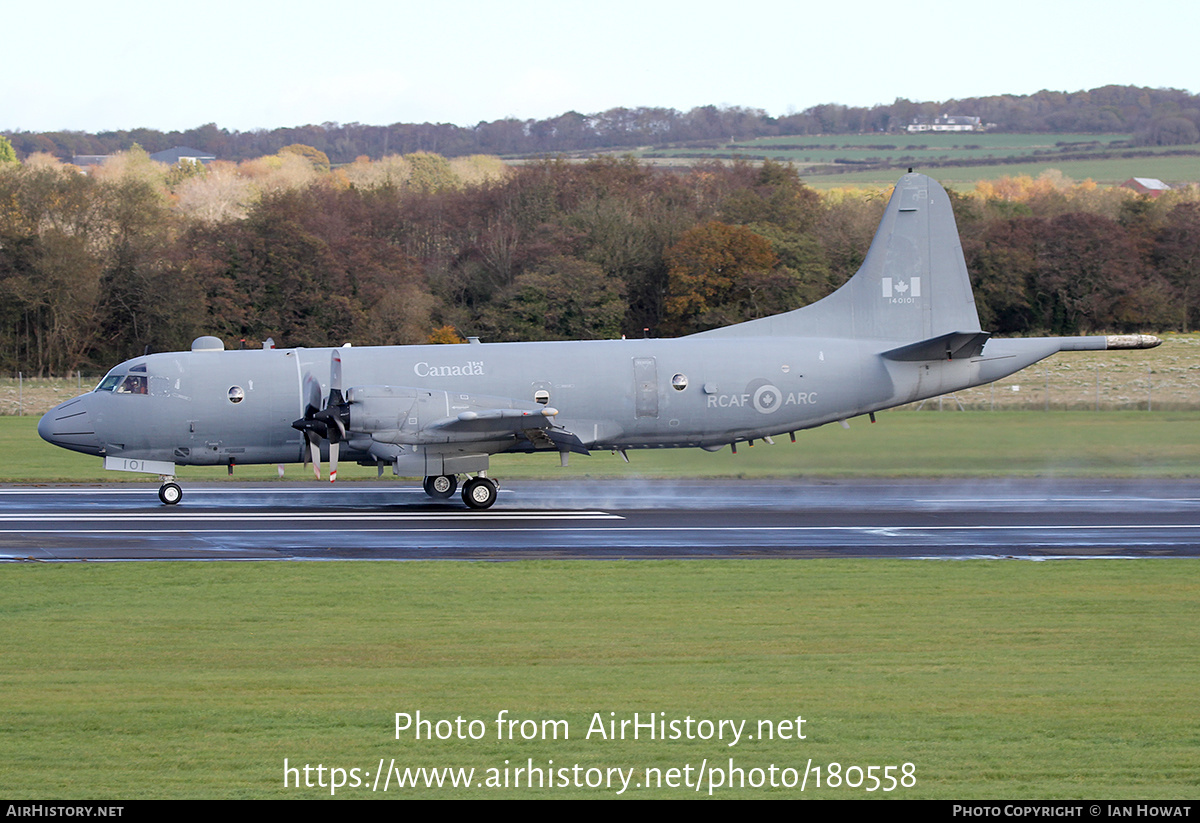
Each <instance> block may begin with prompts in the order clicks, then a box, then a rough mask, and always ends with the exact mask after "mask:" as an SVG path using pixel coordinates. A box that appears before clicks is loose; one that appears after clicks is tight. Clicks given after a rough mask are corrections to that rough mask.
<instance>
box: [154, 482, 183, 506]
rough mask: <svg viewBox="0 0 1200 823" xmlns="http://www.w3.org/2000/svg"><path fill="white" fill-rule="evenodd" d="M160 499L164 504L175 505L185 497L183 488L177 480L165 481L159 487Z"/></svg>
mask: <svg viewBox="0 0 1200 823" xmlns="http://www.w3.org/2000/svg"><path fill="white" fill-rule="evenodd" d="M158 499H159V500H161V501H162V502H163V505H164V506H174V505H175V504H176V503H178V502H179V501H180V500H182V499H183V489H181V488H180V487H179V484H178V483H175V482H169V483H163V484H162V485H161V486H159V487H158Z"/></svg>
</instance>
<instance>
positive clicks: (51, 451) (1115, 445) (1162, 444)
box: [0, 381, 1200, 483]
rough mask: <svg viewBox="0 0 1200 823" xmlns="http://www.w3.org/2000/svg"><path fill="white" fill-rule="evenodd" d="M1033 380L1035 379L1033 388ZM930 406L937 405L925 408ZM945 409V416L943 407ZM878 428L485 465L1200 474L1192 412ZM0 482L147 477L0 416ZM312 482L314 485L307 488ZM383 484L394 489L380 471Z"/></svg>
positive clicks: (624, 471)
mask: <svg viewBox="0 0 1200 823" xmlns="http://www.w3.org/2000/svg"><path fill="white" fill-rule="evenodd" d="M1035 382H1036V381H1035ZM927 408H934V406H933V405H932V404H931V405H929V406H928V407H927ZM946 408H947V409H949V408H951V404H950V403H947V404H946ZM878 421H879V422H878V423H876V424H874V425H872V424H871V423H869V422H867V420H866V418H857V419H855V420H853V421H851V423H850V430H849V431H846V430H843V429H842V428H841V427H839V426H837V425H829V426H823V427H821V428H818V429H813V430H810V431H805V432H798V433H797V435H796V438H797V442H796V443H795V444H792V443H790V442H789V440H788V436H787V435H786V434H785V435H782V436H780V437H777V438H775V441H776V444H775V445H774V446H770V445H767V444H766V443H764V442H762V441H759V442H758V443H757V444H756V445H755V446H754V447H753V448H751V447H749V446H747V445H746V444H745V443H743V444H741V446H740V447H739V448H738V453H737V454H736V455H734V454H732V453H731V452H730V450H729V449H728V448H726V449H723V450H721V451H720V452H716V453H710V452H705V451H701V450H699V449H664V450H635V451H630V452H629V460H630V462H629V464H626V463H625V462H624V461H623V460H621V458H620V457H618V456H616V455H613V454H612V453H610V452H596V453H594V454H592V456H590V457H585V456H582V455H572V457H571V465H570V467H569V468H566V469H563V468H561V467H559V465H558V456H557V454H541V455H509V456H503V455H502V456H499V457H495V458H493V460H492V473H493V474H495V475H496V476H497V477H499V478H502V479H503V478H512V479H516V478H537V477H546V478H553V479H556V480H562V479H570V478H580V477H617V478H620V477H636V476H642V477H813V476H815V477H903V476H914V477H937V476H977V477H978V476H1015V477H1031V476H1077V477H1097V476H1099V477H1192V476H1196V475H1197V474H1200V412H1197V411H1165V412H1157V411H1156V412H1145V411H1141V412H1138V411H1108V412H1086V411H1050V412H1038V411H1004V412H1000V411H997V412H988V411H967V412H958V411H949V410H947V411H942V412H937V411H928V410H927V411H921V412H917V411H911V410H902V411H893V412H881V413H880V414H879V415H878ZM0 453H3V454H4V455H5V460H4V461H3V463H2V465H0V482H5V483H49V482H87V483H92V482H100V481H105V482H112V481H136V480H141V481H146V480H153V479H154V478H151V477H150V476H148V475H140V474H125V473H121V472H106V471H104V469H103V467H102V464H101V461H100V459H99V458H96V457H88V456H86V455H81V454H76V453H74V452H68V451H65V450H63V449H59V448H56V447H54V446H51V445H49V444H48V443H45V442H44V441H42V440H41V439H40V438H39V437H38V436H37V419H36V418H31V417H0ZM179 476H180V477H181V478H183V479H185V480H220V479H225V478H227V477H228V475H227V473H226V469H225V468H224V467H192V466H181V467H180V468H179ZM338 477H339V479H359V480H365V481H370V482H375V477H376V471H375V469H374V468H365V467H361V466H356V465H353V464H347V463H343V464H342V466H341V467H339V470H338ZM276 478H277V475H276V469H275V467H274V466H238V467H237V468H236V470H235V473H234V475H233V477H232V479H234V480H263V481H274V480H276ZM311 478H312V471H311V469H305V468H304V467H302V466H301V465H299V464H289V465H288V466H287V467H286V479H287V480H289V481H292V480H304V479H311ZM314 482H315V481H314ZM381 482H395V479H394V478H392V476H391V474H390V473H389V474H386V475H385V477H384V480H383V481H381Z"/></svg>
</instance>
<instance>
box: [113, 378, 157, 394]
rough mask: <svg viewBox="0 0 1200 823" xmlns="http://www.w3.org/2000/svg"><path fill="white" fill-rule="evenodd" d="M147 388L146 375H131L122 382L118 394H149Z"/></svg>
mask: <svg viewBox="0 0 1200 823" xmlns="http://www.w3.org/2000/svg"><path fill="white" fill-rule="evenodd" d="M149 393H150V392H149V391H148V390H147V387H146V375H144V374H131V375H128V376H127V377H126V378H125V379H124V380H122V381H121V385H120V386H118V387H117V394H149Z"/></svg>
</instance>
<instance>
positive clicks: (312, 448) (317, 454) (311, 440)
mask: <svg viewBox="0 0 1200 823" xmlns="http://www.w3.org/2000/svg"><path fill="white" fill-rule="evenodd" d="M305 436H306V437H307V439H308V450H309V452H310V453H311V454H312V464H313V474H315V475H316V476H317V479H318V480H320V479H321V446H320V444H319V443H318V442H317V437H316V435H314V434H312V433H311V432H310V433H306V435H305Z"/></svg>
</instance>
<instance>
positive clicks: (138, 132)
mask: <svg viewBox="0 0 1200 823" xmlns="http://www.w3.org/2000/svg"><path fill="white" fill-rule="evenodd" d="M947 113H949V114H964V115H974V116H978V117H980V118H982V120H983V122H984V123H988V124H993V125H994V127H995V128H996V129H997V130H999V131H1006V132H1047V133H1079V132H1091V133H1131V134H1133V135H1134V142H1135V143H1136V144H1138V145H1155V146H1165V145H1186V144H1193V143H1196V142H1200V96H1197V95H1194V94H1190V93H1188V92H1187V91H1184V90H1181V89H1151V88H1142V87H1137V86H1103V87H1101V88H1096V89H1090V90H1087V91H1077V92H1056V91H1039V92H1037V93H1035V94H1028V95H1012V94H1004V95H992V96H987V97H968V98H962V99H952V100H943V101H925V102H915V101H911V100H906V99H903V98H898V99H897V100H895V101H894V102H892V103H889V104H879V105H875V106H845V105H840V104H836V103H825V104H821V105H817V106H811V107H809V108H807V109H805V110H804V111H801V112H795V113H791V114H787V115H784V116H780V117H773V116H771V115H768V114H767V113H766V112H764V111H763V110H761V109H755V108H746V107H741V106H723V107H718V106H698V107H696V108H693V109H691V110H689V111H686V112H681V111H678V110H676V109H673V108H663V107H652V106H647V107H635V108H624V107H619V108H613V109H609V110H607V111H603V112H598V113H593V114H580V113H579V112H575V111H569V112H566V113H565V114H561V115H558V116H557V117H551V118H546V119H544V120H534V119H526V120H520V119H517V118H505V119H501V120H493V121H490V122H480V123H478V124H476V125H474V126H456V125H453V124H450V123H393V124H391V125H386V126H385V125H364V124H362V123H346V124H338V123H321V124H313V125H306V126H296V127H288V128H277V129H269V130H267V129H261V130H253V131H245V132H239V131H230V130H228V129H223V128H219V127H218V126H217V125H216V124H215V123H208V124H205V125H202V126H199V127H197V128H194V129H188V130H186V131H168V132H162V131H158V130H156V129H147V128H139V129H131V130H123V131H109V132H100V133H97V134H91V133H88V132H79V131H59V132H27V131H22V132H11V131H8V132H3V134H4V135H6V136H7V137H8V139H9V140H10V141H11V142H12V144H13V146H14V147H15V149H16V150H17V153H18V154H19V156H20V157H22V158H24V157H27V156H29V155H31V154H34V153H38V152H43V153H48V154H53V155H55V156H56V157H58V158H59V159H60V160H64V161H66V160H70V158H71V157H72V156H74V155H89V154H90V155H102V154H113V153H115V152H119V151H125V150H128V149H129V148H131V147H132V146H133V145H134V144H135V143H136V144H138V145H140V146H142V147H143V148H145V149H146V150H147V151H149V152H151V153H153V152H157V151H164V150H166V149H169V148H172V147H174V146H189V147H191V148H194V149H199V150H200V151H205V152H208V153H210V154H212V155H214V156H216V157H217V158H219V159H222V160H230V161H241V160H248V159H252V158H255V157H260V156H264V155H270V154H274V153H275V152H277V151H279V150H280V149H281V148H283V147H284V146H287V145H291V144H295V143H300V144H304V145H308V146H313V147H315V148H316V149H318V150H320V151H322V152H323V153H324V154H325V155H326V156H327V157H328V158H329V160H330V161H332V162H333V163H335V164H341V163H351V162H353V161H354V160H355V159H357V158H358V157H367V158H369V159H373V160H378V159H381V158H383V157H387V156H389V155H401V154H411V153H414V152H434V153H438V154H441V155H443V156H446V157H458V156H464V155H471V154H493V155H530V154H556V153H560V152H576V151H588V150H601V149H613V148H628V147H634V146H663V145H666V144H674V143H689V142H697V141H710V142H711V141H727V140H730V139H739V140H742V139H747V138H753V137H773V136H780V135H813V134H860V133H878V132H895V131H900V130H902V129H904V127H905V126H906V125H908V124H909V123H910V122H912V121H913V120H914V119H915V118H918V117H934V116H937V115H940V114H947Z"/></svg>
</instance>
